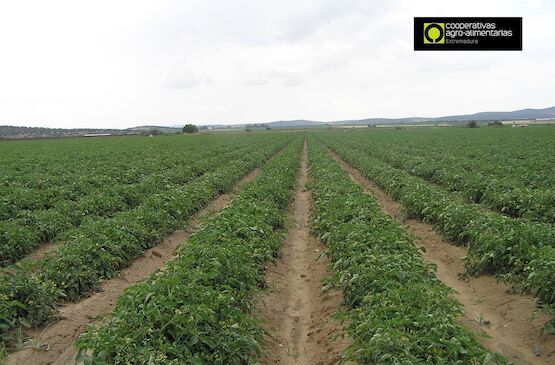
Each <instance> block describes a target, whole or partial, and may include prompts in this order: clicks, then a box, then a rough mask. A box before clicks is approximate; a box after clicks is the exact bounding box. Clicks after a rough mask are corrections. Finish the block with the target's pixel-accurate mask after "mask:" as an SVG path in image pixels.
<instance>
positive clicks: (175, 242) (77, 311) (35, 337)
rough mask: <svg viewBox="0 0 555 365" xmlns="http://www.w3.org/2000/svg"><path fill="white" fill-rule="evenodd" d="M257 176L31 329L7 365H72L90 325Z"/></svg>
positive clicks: (252, 175) (247, 178) (253, 175)
mask: <svg viewBox="0 0 555 365" xmlns="http://www.w3.org/2000/svg"><path fill="white" fill-rule="evenodd" d="M274 157H275V156H274ZM259 173H260V168H256V169H254V170H253V171H252V172H251V173H249V174H248V175H247V176H245V177H244V178H243V179H242V180H241V181H239V182H238V183H237V184H236V185H235V186H234V187H233V188H232V189H231V191H229V192H228V193H224V194H222V195H220V196H218V197H217V198H216V199H215V200H213V201H212V202H210V203H209V204H208V205H207V206H206V207H204V208H202V209H201V210H200V211H198V212H197V213H195V214H194V215H193V216H192V217H191V218H190V219H189V220H188V221H187V223H186V225H185V227H184V229H182V230H177V231H175V232H173V233H172V234H171V235H170V236H169V237H168V238H166V239H165V240H164V241H162V242H161V243H160V244H158V245H157V246H155V247H153V248H150V249H148V250H146V251H145V252H144V255H143V256H141V257H139V258H137V259H136V260H135V261H133V263H132V264H131V265H130V266H128V267H127V268H125V269H123V270H122V271H121V274H120V276H119V277H115V278H112V279H109V280H104V281H103V282H102V284H101V285H100V288H99V289H98V291H97V292H96V293H94V294H93V295H92V296H90V297H87V298H85V299H83V300H81V301H79V302H77V303H67V304H65V305H64V306H62V307H61V308H60V309H59V313H60V314H59V315H60V320H59V321H57V322H55V323H52V324H48V325H43V326H40V327H38V328H34V329H33V330H31V331H28V332H27V333H26V335H27V336H29V337H30V339H31V341H35V342H36V344H37V345H38V348H34V347H33V346H32V343H27V345H26V347H25V348H23V349H22V350H20V351H17V352H15V353H12V354H11V355H10V356H9V357H8V359H7V361H6V363H5V364H6V365H12V364H13V365H18V364H36V365H46V364H55V365H73V364H75V355H76V354H77V351H76V349H75V346H74V344H75V340H76V339H77V338H78V337H79V335H80V334H81V333H82V332H83V331H84V330H85V328H86V326H87V325H88V324H89V323H92V322H94V321H95V319H97V318H99V317H101V316H102V315H105V314H106V313H108V312H110V311H112V310H113V309H114V307H115V305H116V300H117V298H119V297H120V295H121V294H122V293H123V292H124V291H125V289H127V288H128V287H130V286H131V285H133V284H135V283H137V282H140V281H142V280H144V279H145V278H147V277H149V276H150V275H152V273H154V272H155V271H156V270H158V269H160V268H162V267H163V266H164V265H165V264H166V263H167V262H168V261H171V260H173V259H175V253H176V250H177V248H178V247H180V246H182V245H185V244H187V240H188V239H189V237H190V236H191V235H192V234H194V233H195V232H196V231H198V229H199V227H200V226H201V224H202V221H203V219H204V218H206V217H209V216H212V215H214V214H217V213H218V212H219V211H221V210H222V209H224V208H225V207H227V206H228V205H229V204H230V203H231V201H232V200H233V198H234V197H235V196H236V195H237V193H238V192H239V191H241V189H242V188H243V186H244V185H246V184H248V183H249V182H251V181H253V180H254V179H255V178H256V177H257V176H258V174H259Z"/></svg>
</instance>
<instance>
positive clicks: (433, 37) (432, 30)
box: [424, 23, 445, 44]
mask: <svg viewBox="0 0 555 365" xmlns="http://www.w3.org/2000/svg"><path fill="white" fill-rule="evenodd" d="M444 43H445V23H424V44H444Z"/></svg>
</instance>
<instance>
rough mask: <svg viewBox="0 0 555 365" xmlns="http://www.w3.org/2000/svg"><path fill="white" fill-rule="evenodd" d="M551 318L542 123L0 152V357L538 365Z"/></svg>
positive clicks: (20, 147)
mask: <svg viewBox="0 0 555 365" xmlns="http://www.w3.org/2000/svg"><path fill="white" fill-rule="evenodd" d="M303 193H308V197H309V198H308V200H307V202H304V201H303V203H302V204H296V203H299V199H300V198H299V197H300V196H301V194H303ZM388 206H389V208H388ZM392 207H393V208H392ZM392 211H395V213H392ZM293 230H297V231H298V232H299V231H303V230H304V231H306V232H307V236H310V237H312V239H313V240H314V242H312V241H311V242H308V243H307V242H303V244H304V245H303V246H302V248H301V246H299V247H297V248H296V247H295V245H298V240H299V238H298V237H301V239H303V238H302V237H304V236H302V235H299V236H295V239H293V240H290V242H289V243H288V244H287V245H285V244H284V242H286V241H287V240H288V237H289V238H290V237H291V235H293V233H292V232H293ZM298 232H297V233H298ZM170 244H171V245H172V246H171V247H172V248H171V250H170V249H166V248H165V247H170V246H168V245H170ZM432 249H433V252H438V254H437V255H436V256H433V252H428V251H431V250H432ZM164 250H165V251H164ZM309 251H310V252H315V253H316V255H315V256H314V257H315V258H311V257H312V256H310V255H308V254H307V252H309ZM452 252H456V253H457V254H456V255H455V254H452ZM459 262H460V263H462V266H460V269H458V267H459V266H457V265H456V264H458V263H459ZM280 263H281V264H280ZM282 264H283V265H284V266H283V268H282V269H280V267H281V266H280V265H282ZM301 264H302V265H301ZM318 265H320V266H322V265H323V267H324V269H322V270H323V271H322V272H321V273H317V274H314V272H313V271H314V267H316V266H318ZM442 268H443V269H442ZM280 270H282V271H280ZM291 273H292V274H293V275H291ZM270 278H272V279H270ZM291 280H293V281H294V283H293V282H292V281H291ZM485 283H487V284H485ZM276 288H279V289H276ZM270 293H272V294H271V295H272V297H271V298H272V299H271V301H275V303H274V305H273V306H271V307H269V306H268V305H267V304H266V303H267V302H266V301H265V298H268V295H270ZM314 293H317V294H314ZM318 293H320V294H318ZM468 293H475V297H472V294H468ZM330 298H332V299H330ZM333 298H335V299H333ZM93 308H94V310H93ZM328 312H329V313H332V312H333V314H328ZM554 318H555V127H550V126H538V127H531V128H526V129H524V128H485V127H484V128H475V129H469V128H433V127H431V128H402V129H397V128H395V129H394V128H368V129H364V130H361V129H356V130H355V129H340V128H337V129H332V130H324V129H321V130H320V129H311V130H284V131H264V132H257V131H253V132H248V133H214V134H199V135H192V136H185V135H171V136H157V137H156V138H148V137H98V138H67V139H59V140H54V139H52V140H32V141H9V142H0V363H1V362H2V361H5V362H6V363H7V364H18V363H21V364H23V363H33V364H50V363H59V364H64V363H67V364H70V363H80V364H222V365H223V364H257V363H260V364H272V363H282V364H316V363H318V364H336V363H349V364H352V363H360V364H509V363H515V364H519V363H522V364H530V363H533V364H535V363H537V364H549V363H554V362H555V330H554V326H555V320H554ZM324 323H325V325H324ZM330 326H331V327H330ZM324 333H325V335H323V334H324ZM331 354H338V355H337V356H335V355H333V356H332V355H331ZM276 359H279V360H276ZM315 359H318V360H315Z"/></svg>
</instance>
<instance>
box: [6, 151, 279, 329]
mask: <svg viewBox="0 0 555 365" xmlns="http://www.w3.org/2000/svg"><path fill="white" fill-rule="evenodd" d="M286 142H287V141H283V140H280V141H279V142H275V143H273V144H270V145H266V147H265V148H259V149H258V150H257V151H255V152H251V153H249V154H245V155H242V157H241V158H238V159H236V160H234V161H231V162H228V163H227V164H225V165H223V166H220V168H219V169H217V170H216V171H213V172H211V173H207V174H205V175H203V176H202V177H200V178H199V179H197V180H195V181H194V182H192V183H190V184H187V185H185V186H182V187H178V188H175V189H171V190H168V191H165V192H162V193H157V194H154V195H152V196H150V197H149V198H148V199H147V200H146V201H145V202H144V203H143V204H141V205H140V206H138V207H137V208H135V209H131V210H128V211H125V212H121V213H118V214H116V215H114V216H113V217H110V218H105V219H99V220H91V221H88V222H86V223H84V224H82V225H81V226H80V227H79V228H78V229H77V230H75V231H74V232H73V233H72V235H73V237H72V239H71V240H69V241H68V242H67V243H66V244H64V245H62V246H61V247H60V249H59V250H58V251H57V252H56V254H55V255H53V256H50V257H47V258H45V259H43V260H39V261H38V262H37V264H36V265H35V267H31V269H29V268H27V267H26V266H15V267H10V268H7V269H4V270H3V271H2V272H0V314H1V316H0V318H1V319H0V321H1V322H0V331H2V332H1V333H2V334H3V335H4V337H5V339H6V338H8V337H9V335H10V331H11V330H12V329H14V328H16V327H18V326H19V325H38V324H40V323H43V322H45V321H48V320H50V319H52V318H53V315H54V314H55V305H56V303H58V302H59V301H61V300H77V299H79V298H81V297H82V296H84V295H86V294H87V293H89V292H91V291H92V290H94V289H95V288H96V287H97V286H98V284H99V283H100V281H101V280H102V279H105V278H111V277H114V276H115V275H117V273H118V272H119V270H120V269H121V268H123V267H126V266H127V265H128V264H129V263H130V262H131V261H132V260H133V259H135V258H136V257H138V256H139V255H141V253H142V252H143V251H144V250H145V249H147V248H149V247H152V246H154V245H156V244H157V243H158V242H160V241H161V240H162V239H163V238H164V237H165V236H167V234H168V233H170V232H172V231H173V230H175V229H177V228H179V227H181V226H182V225H183V224H184V222H185V221H186V219H187V218H189V217H190V216H191V215H192V214H193V213H194V212H196V211H198V210H199V209H200V208H201V207H202V206H204V205H206V203H207V202H209V201H210V200H211V199H213V198H214V197H215V196H216V195H218V194H219V193H221V192H225V191H227V190H229V189H230V188H231V187H232V185H233V184H234V183H235V182H237V181H238V180H239V179H240V178H241V177H242V176H244V175H246V174H247V173H248V172H249V171H251V170H252V169H253V168H255V167H256V166H259V165H261V164H262V163H263V162H264V161H265V160H267V159H268V158H269V157H270V156H272V155H274V154H275V153H276V152H277V151H278V150H280V149H281V148H283V146H284V144H285V143H286ZM37 267H39V269H38V270H37Z"/></svg>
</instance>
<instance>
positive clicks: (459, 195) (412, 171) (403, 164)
mask: <svg viewBox="0 0 555 365" xmlns="http://www.w3.org/2000/svg"><path fill="white" fill-rule="evenodd" d="M349 147H350V148H353V149H357V150H359V151H360V153H364V154H365V155H367V156H370V157H371V158H373V159H376V160H379V161H381V162H382V163H385V164H387V165H389V166H390V167H391V168H394V169H398V170H400V171H403V172H404V173H407V174H409V175H411V176H413V177H414V178H416V179H421V180H422V181H423V182H426V183H428V184H431V185H433V186H435V187H436V188H437V189H441V190H443V191H445V193H446V194H450V195H452V197H453V199H458V200H459V201H460V202H461V203H465V204H476V205H477V206H479V207H481V208H482V209H483V210H484V211H489V212H491V213H495V214H501V215H503V216H505V217H507V218H510V219H514V220H517V221H522V222H524V223H526V224H545V225H552V224H553V223H555V216H553V217H549V216H546V215H541V216H540V217H535V218H531V217H523V216H519V215H517V214H516V213H514V212H512V210H505V209H503V208H499V207H496V206H495V205H494V203H493V202H492V201H485V199H483V196H484V195H485V194H484V192H482V191H479V192H478V191H474V192H473V193H472V195H479V196H480V198H478V197H476V198H475V199H469V197H468V195H469V194H470V192H472V190H473V189H472V186H470V187H457V188H450V187H449V186H448V184H447V182H446V181H434V180H433V179H432V178H431V177H430V176H427V175H426V174H427V173H428V172H425V171H421V170H418V169H417V167H416V166H413V165H411V162H412V160H411V158H413V156H410V155H408V156H407V155H404V156H396V158H393V157H392V156H391V153H392V152H391V151H376V150H374V147H372V146H367V145H364V144H360V143H357V142H354V141H349ZM403 158H404V160H403ZM443 169H444V170H442V171H441V172H436V173H437V174H438V175H441V174H444V175H445V174H447V172H446V171H449V167H443ZM460 173H461V176H464V174H468V172H466V171H465V172H460ZM460 178H461V177H459V179H460ZM487 178H490V177H486V176H484V177H483V178H482V179H481V180H480V181H481V182H482V183H484V182H487V181H488V180H487ZM444 179H445V178H444ZM491 179H493V180H495V179H496V178H495V177H491ZM497 179H498V177H497ZM517 188H518V187H514V190H517ZM474 189H477V187H474ZM497 189H498V191H497V192H498V193H499V194H505V195H506V194H511V193H514V192H513V191H512V190H509V188H507V187H498V188H497ZM478 190H480V189H478ZM487 190H488V192H487V195H491V194H492V192H491V191H490V190H493V188H489V189H487ZM530 194H531V196H527V198H528V199H529V200H531V202H520V201H519V197H518V196H511V200H510V203H511V204H512V205H516V204H520V205H519V206H522V209H523V208H524V207H523V206H525V205H527V204H532V201H534V202H536V201H538V200H539V199H540V197H542V198H543V200H545V199H546V197H547V196H551V197H552V196H553V194H554V191H553V190H552V189H547V188H546V189H535V190H533V192H532V193H530ZM536 195H537V196H536ZM489 199H490V200H491V199H492V198H491V197H490V198H489ZM504 199H505V200H506V201H505V202H504V203H506V204H508V203H509V201H507V200H509V198H508V197H504ZM471 200H472V201H471ZM474 200H476V201H474ZM551 201H552V202H551V204H555V200H553V199H551ZM496 203H497V204H502V202H496ZM513 208H514V207H513ZM549 208H551V205H549V206H547V207H545V208H542V210H541V211H540V212H537V213H538V214H540V213H546V212H545V211H544V210H547V209H549ZM538 209H539V208H538Z"/></svg>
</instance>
